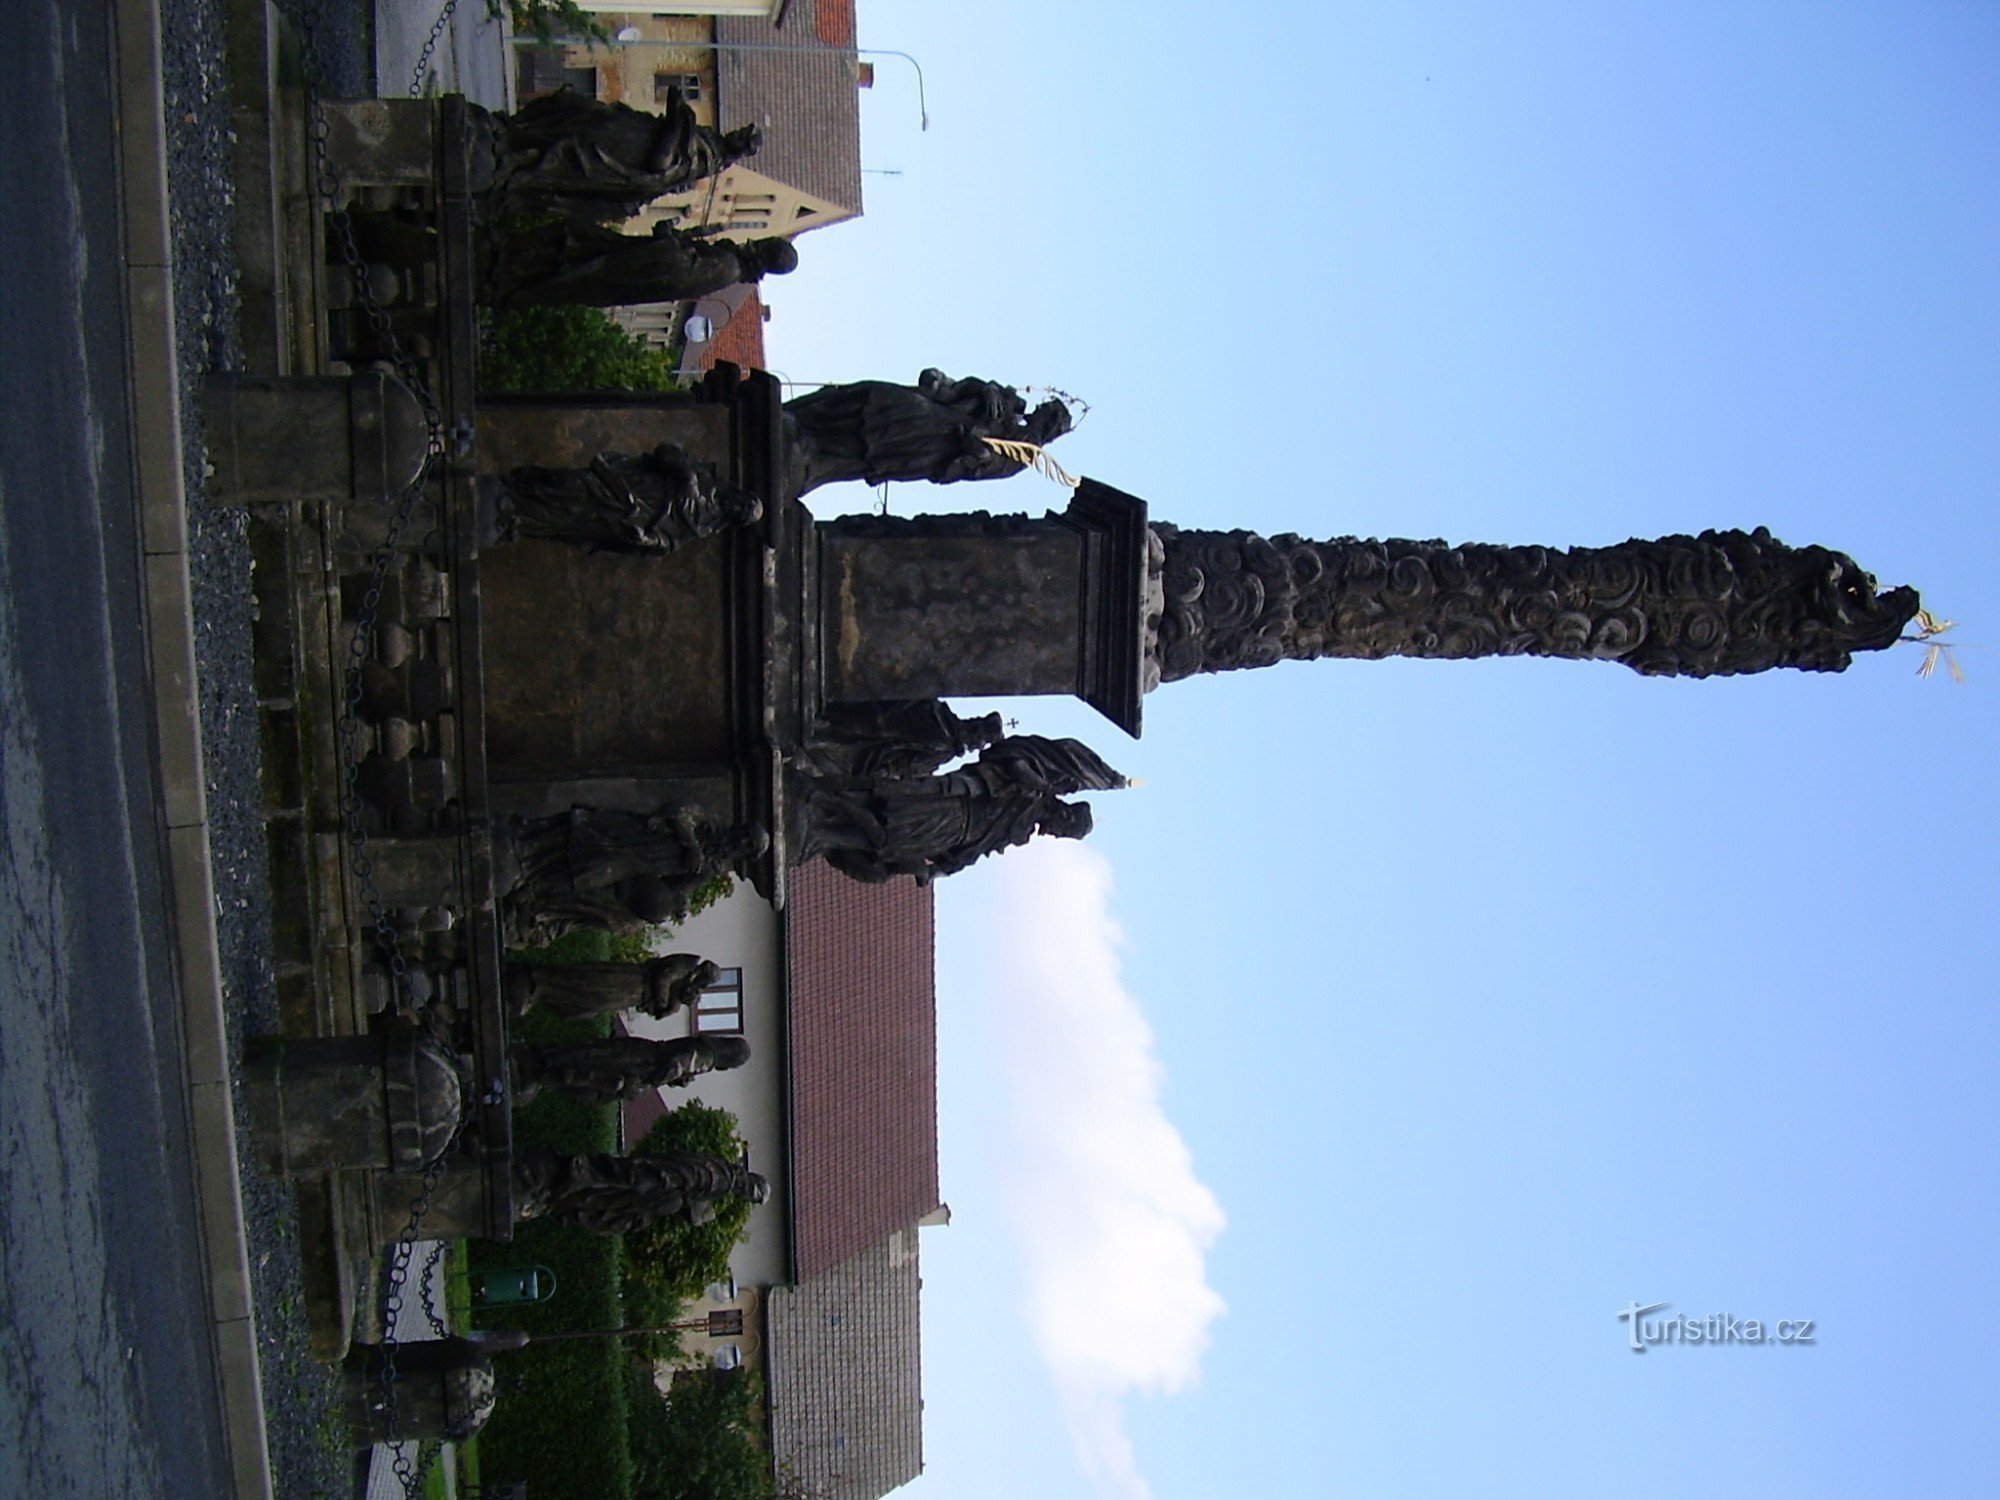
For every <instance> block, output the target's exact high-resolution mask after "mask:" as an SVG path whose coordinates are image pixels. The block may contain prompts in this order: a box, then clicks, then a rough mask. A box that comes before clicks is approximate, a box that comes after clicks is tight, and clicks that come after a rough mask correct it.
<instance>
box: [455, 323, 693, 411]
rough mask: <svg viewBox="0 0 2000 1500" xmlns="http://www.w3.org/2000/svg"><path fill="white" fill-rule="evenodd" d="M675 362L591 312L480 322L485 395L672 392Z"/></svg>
mask: <svg viewBox="0 0 2000 1500" xmlns="http://www.w3.org/2000/svg"><path fill="white" fill-rule="evenodd" d="M681 383H682V382H681V377H680V375H679V373H678V372H676V370H675V369H674V362H673V359H672V357H671V356H670V355H668V353H667V352H666V351H665V350H664V349H655V348H654V347H653V346H652V345H651V344H648V343H647V342H646V341H645V340H644V339H641V338H638V337H636V336H635V335H633V334H629V333H627V332H626V331H625V330H624V329H622V328H620V327H619V326H618V325H617V323H615V322H614V321H613V320H612V318H611V316H610V314H608V313H606V312H604V311H603V310H602V309H600V308H595V307H518V308H507V309H494V310H490V311H487V312H484V313H482V314H481V315H480V319H479V388H480V390H482V391H487V392H493V391H672V390H678V389H680V386H681Z"/></svg>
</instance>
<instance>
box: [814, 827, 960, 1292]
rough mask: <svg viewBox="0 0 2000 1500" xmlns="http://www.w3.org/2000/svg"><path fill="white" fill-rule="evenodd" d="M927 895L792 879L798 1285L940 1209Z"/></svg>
mask: <svg viewBox="0 0 2000 1500" xmlns="http://www.w3.org/2000/svg"><path fill="white" fill-rule="evenodd" d="M935 940H936V937H935V928H934V925H933V921H932V907H931V892H930V890H929V889H928V888H920V887H919V886H917V885H916V884H915V883H914V882H913V881H910V880H908V879H899V880H896V881H893V882H891V883H890V884H887V885H863V884H861V883H860V882H858V881H853V880H849V879H848V878H847V877H846V876H844V875H839V874H836V873H835V872H834V871H832V870H830V869H828V868H827V867H826V866H825V865H823V864H819V863H814V864H810V865H807V866H805V867H803V868H802V869H798V870H795V871H793V872H792V875H791V895H790V899H789V901H788V903H787V907H786V961H787V963H788V965H789V967H790V971H791V993H790V999H789V1008H790V1020H789V1026H790V1032H791V1093H792V1132H791V1139H792V1185H793V1192H794V1198H793V1203H792V1216H793V1234H794V1244H795V1247H796V1262H795V1265H794V1268H793V1269H794V1275H795V1276H796V1277H797V1279H798V1280H800V1281H805V1280H807V1279H808V1278H810V1277H813V1276H817V1275H819V1274H821V1273H822V1272H825V1271H829V1270H831V1269H832V1268H833V1267H835V1266H837V1265H839V1264H840V1263H841V1262H842V1261H844V1260H846V1259H848V1258H849V1257H850V1256H853V1255H856V1254H858V1253H859V1252H860V1251H862V1250H864V1249H866V1248H868V1247H869V1246H871V1245H877V1244H880V1243H881V1242H882V1241H883V1240H884V1238H885V1237H886V1236H888V1235H889V1234H891V1233H892V1232H894V1231H896V1230H899V1229H907V1228H910V1227H911V1226H913V1225H914V1224H915V1223H916V1222H917V1220H919V1219H921V1218H922V1217H923V1216H924V1215H925V1214H928V1213H929V1212H931V1210H933V1209H934V1208H936V1207H937V1206H938V1203H939V1197H938V1168H937V983H936V960H935V951H934V947H935Z"/></svg>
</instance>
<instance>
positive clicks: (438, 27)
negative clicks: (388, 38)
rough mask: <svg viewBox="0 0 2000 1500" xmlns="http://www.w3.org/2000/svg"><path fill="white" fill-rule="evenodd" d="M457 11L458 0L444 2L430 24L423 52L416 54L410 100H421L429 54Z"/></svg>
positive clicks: (434, 48) (429, 67)
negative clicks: (415, 68) (442, 7)
mask: <svg viewBox="0 0 2000 1500" xmlns="http://www.w3.org/2000/svg"><path fill="white" fill-rule="evenodd" d="M457 9H458V0H444V9H443V10H441V11H439V12H438V18H437V19H436V20H435V21H433V22H431V34H430V35H429V36H427V37H425V38H424V46H423V50H422V51H421V52H419V53H418V54H417V70H416V72H414V73H412V74H411V75H410V97H411V98H412V99H421V98H423V96H424V75H425V74H426V73H428V72H430V70H431V54H432V53H433V52H435V51H437V44H438V41H439V39H440V38H441V37H443V36H444V32H445V28H446V27H447V26H449V25H451V16H452V12H453V11H455V10H457Z"/></svg>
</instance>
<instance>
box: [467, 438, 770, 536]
mask: <svg viewBox="0 0 2000 1500" xmlns="http://www.w3.org/2000/svg"><path fill="white" fill-rule="evenodd" d="M485 482H486V483H487V484H488V485H489V486H490V487H491V489H492V492H493V501H494V510H495V520H496V527H495V529H496V531H497V532H498V534H499V537H500V539H501V540H502V541H512V540H515V539H516V538H520V537H538V538H541V539H542V540H545V541H552V542H568V543H571V544H572V545H575V546H581V547H587V548H589V549H590V550H592V551H595V552H636V553H644V554H652V555H657V556H664V555H665V554H667V553H669V552H673V551H675V550H677V549H678V548H680V547H682V546H685V545H686V544H687V543H689V542H692V541H695V540H698V539H699V538H701V537H705V536H715V535H717V534H718V533H720V532H723V531H727V530H728V529H729V528H730V527H732V526H748V525H752V524H754V523H755V522H757V521H760V520H762V519H763V516H764V502H763V501H761V500H759V499H758V498H757V497H756V496H755V495H753V494H750V493H749V492H748V491H746V490H740V489H737V488H736V487H734V486H733V485H726V484H722V483H720V482H719V481H718V480H717V479H716V475H715V467H714V465H712V464H707V463H703V462H701V461H700V460H698V459H695V458H691V457H690V456H689V454H688V452H687V450H686V449H685V448H683V447H681V446H680V445H679V444H678V443H661V444H659V445H658V446H657V447H655V448H654V449H653V450H652V451H651V452H650V453H639V454H630V455H628V454H622V453H600V454H598V455H597V456H596V457H595V458H593V459H592V460H591V461H590V463H589V464H588V466H586V467H580V468H572V467H550V466H547V465H542V464H524V465H522V466H521V467H520V468H518V469H510V470H508V471H507V472H506V473H505V474H502V475H499V476H497V477H496V478H494V479H490V480H487V481H485Z"/></svg>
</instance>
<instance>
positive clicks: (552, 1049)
mask: <svg viewBox="0 0 2000 1500" xmlns="http://www.w3.org/2000/svg"><path fill="white" fill-rule="evenodd" d="M511 1056H512V1057H513V1060H514V1102H515V1103H516V1104H526V1103H527V1102H528V1101H529V1100H530V1099H533V1098H534V1097H535V1095H536V1094H537V1093H539V1092H540V1091H541V1090H543V1089H545V1088H546V1089H554V1090H555V1091H556V1092H558V1093H562V1094H568V1095H570V1096H572V1097H573V1098H577V1099H582V1100H584V1101H586V1102H587V1103H590V1104H613V1103H616V1102H617V1101H618V1100H620V1099H637V1098H638V1097H639V1096H640V1095H641V1094H644V1093H646V1092H648V1091H649V1090H652V1089H662V1088H686V1087H687V1086H688V1084H690V1083H692V1082H693V1081H694V1080H695V1079H696V1078H698V1077H700V1076H701V1075H702V1074H704V1073H710V1072H715V1073H720V1072H725V1071H727V1070H728V1069H730V1068H740V1067H742V1066H743V1064H745V1063H746V1062H748V1061H749V1060H750V1044H749V1043H748V1042H746V1041H745V1040H743V1038H742V1037H740V1036H726V1035H704V1034H700V1033H697V1034H696V1035H694V1036H683V1037H674V1038H672V1039H671V1040H667V1041H655V1040H652V1039H650V1038H647V1037H638V1036H612V1037H594V1038H592V1039H591V1040H589V1041H582V1042H516V1043H515V1044H514V1045H513V1048H512V1049H511Z"/></svg>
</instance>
